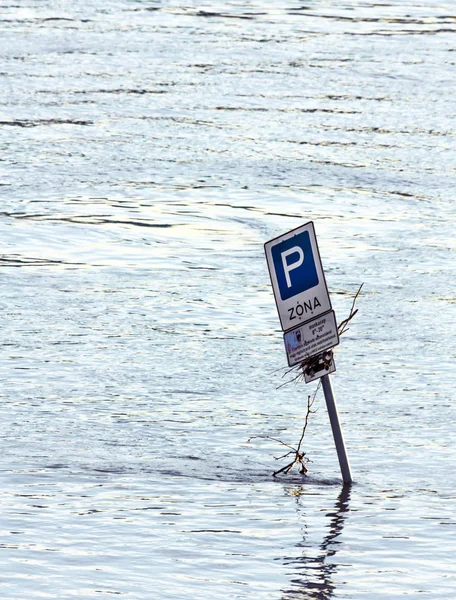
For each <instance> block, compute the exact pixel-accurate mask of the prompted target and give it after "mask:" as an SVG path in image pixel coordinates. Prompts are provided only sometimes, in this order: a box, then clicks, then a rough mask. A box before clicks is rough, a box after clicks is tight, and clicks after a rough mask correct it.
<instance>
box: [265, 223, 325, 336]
mask: <svg viewBox="0 0 456 600" xmlns="http://www.w3.org/2000/svg"><path fill="white" fill-rule="evenodd" d="M264 249H265V253H266V261H267V263H268V268H269V275H270V277H271V283H272V289H273V291H274V296H275V300H276V304H277V310H278V313H279V318H280V323H281V325H282V329H283V331H289V330H290V329H293V328H294V327H296V326H297V325H300V324H301V323H305V322H306V321H309V320H310V319H314V318H315V317H318V316H319V315H322V314H324V313H326V312H328V310H331V308H332V307H331V301H330V299H329V293H328V288H327V286H326V280H325V276H324V273H323V267H322V265H321V259H320V253H319V251H318V245H317V238H316V236H315V229H314V224H313V222H312V221H310V222H309V223H306V224H305V225H302V226H301V227H298V228H297V229H293V230H292V231H289V232H288V233H285V234H283V235H281V236H279V237H277V238H274V239H273V240H270V241H269V242H266V244H265V245H264Z"/></svg>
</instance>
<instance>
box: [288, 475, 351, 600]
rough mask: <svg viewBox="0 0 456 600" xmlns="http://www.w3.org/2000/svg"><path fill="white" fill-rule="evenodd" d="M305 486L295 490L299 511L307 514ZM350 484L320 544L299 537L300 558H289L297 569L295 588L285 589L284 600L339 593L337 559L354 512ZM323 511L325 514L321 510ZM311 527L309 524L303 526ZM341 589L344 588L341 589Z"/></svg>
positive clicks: (293, 575)
mask: <svg viewBox="0 0 456 600" xmlns="http://www.w3.org/2000/svg"><path fill="white" fill-rule="evenodd" d="M304 489H305V488H298V489H297V490H296V489H294V490H292V492H293V493H294V495H296V497H297V500H296V501H297V505H298V508H299V514H301V513H302V512H303V513H304V514H305V513H306V512H307V509H308V506H306V510H303V509H304V507H303V506H302V505H301V498H304V499H306V498H307V495H306V492H305V491H304ZM349 503H350V487H349V486H347V485H344V487H343V488H342V491H341V493H340V494H339V497H338V498H337V502H336V503H335V506H334V508H333V509H332V510H331V511H330V512H329V513H328V512H327V511H325V513H326V515H327V516H329V517H330V518H329V520H328V522H327V524H326V528H325V529H326V531H327V532H328V533H327V535H325V537H324V538H323V540H322V542H321V543H320V544H312V543H311V541H310V540H309V539H304V542H303V540H302V539H301V540H299V542H298V544H297V548H298V549H299V554H298V556H296V558H292V559H290V558H287V559H286V562H285V564H286V565H287V568H288V569H289V568H290V567H292V568H293V569H294V572H293V573H292V574H291V577H292V583H291V584H290V587H291V589H290V590H288V591H284V593H283V596H282V600H296V598H321V599H322V600H323V599H324V600H330V598H333V597H335V596H336V595H337V596H338V595H339V594H338V593H337V592H338V590H337V589H336V583H335V582H336V581H337V580H338V579H339V578H338V577H336V572H337V570H338V568H339V566H338V563H339V562H340V561H337V560H336V558H335V557H336V554H337V551H338V550H340V548H341V547H342V545H341V540H340V539H338V538H340V536H342V535H343V530H344V526H345V524H346V519H347V517H348V513H349V511H350V507H349ZM320 514H321V513H320ZM303 529H304V530H307V527H303ZM339 591H340V590H339Z"/></svg>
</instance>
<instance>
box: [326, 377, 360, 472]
mask: <svg viewBox="0 0 456 600" xmlns="http://www.w3.org/2000/svg"><path fill="white" fill-rule="evenodd" d="M321 383H322V386H323V392H324V394H325V400H326V406H327V408H328V415H329V420H330V422H331V428H332V432H333V436H334V443H335V444H336V450H337V456H338V458H339V465H340V472H341V473H342V478H343V480H344V483H353V479H352V476H351V473H350V463H349V462H348V456H347V451H346V449H345V442H344V436H343V434H342V428H341V426H340V422H339V415H338V413H337V406H336V399H335V398H334V394H333V390H332V385H331V380H330V378H329V375H323V377H322V378H321Z"/></svg>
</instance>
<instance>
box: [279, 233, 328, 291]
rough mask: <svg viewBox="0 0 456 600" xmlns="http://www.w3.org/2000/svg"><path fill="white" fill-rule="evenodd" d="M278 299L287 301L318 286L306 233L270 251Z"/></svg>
mask: <svg viewBox="0 0 456 600" xmlns="http://www.w3.org/2000/svg"><path fill="white" fill-rule="evenodd" d="M271 253H272V259H273V262H274V269H275V273H276V276H277V283H278V285H279V292H280V297H281V299H282V300H288V298H292V297H293V296H296V295H297V294H300V293H301V292H305V291H306V290H310V288H313V287H315V286H316V285H318V274H317V269H316V266H315V258H314V255H313V252H312V244H311V242H310V236H309V232H308V231H303V232H302V233H299V234H298V235H295V236H293V237H291V238H289V239H288V240H285V241H284V242H281V243H279V244H276V245H275V246H273V247H272V249H271Z"/></svg>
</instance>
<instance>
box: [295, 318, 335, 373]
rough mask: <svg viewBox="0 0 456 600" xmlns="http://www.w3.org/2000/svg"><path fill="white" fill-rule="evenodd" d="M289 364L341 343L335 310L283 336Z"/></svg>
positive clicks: (296, 363) (298, 362)
mask: <svg viewBox="0 0 456 600" xmlns="http://www.w3.org/2000/svg"><path fill="white" fill-rule="evenodd" d="M283 341H284V343H285V350H286V353H287V359H288V365H289V366H290V367H294V365H298V364H300V363H301V362H302V361H303V360H307V359H309V358H312V356H317V355H318V354H321V353H322V352H324V351H325V350H329V349H330V348H334V346H337V344H338V343H339V334H338V331H337V323H336V315H335V313H334V311H333V310H331V311H329V312H327V313H326V314H324V315H319V316H318V317H317V318H316V319H312V320H311V321H308V322H307V323H304V324H303V325H299V326H298V327H296V328H295V329H292V330H291V331H287V332H286V333H285V334H284V336H283Z"/></svg>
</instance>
